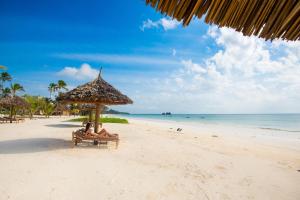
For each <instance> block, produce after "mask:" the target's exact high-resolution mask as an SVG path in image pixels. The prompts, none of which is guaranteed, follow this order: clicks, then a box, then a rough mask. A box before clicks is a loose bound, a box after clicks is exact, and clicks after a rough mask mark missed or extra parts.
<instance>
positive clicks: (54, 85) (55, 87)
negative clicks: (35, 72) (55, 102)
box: [48, 83, 58, 99]
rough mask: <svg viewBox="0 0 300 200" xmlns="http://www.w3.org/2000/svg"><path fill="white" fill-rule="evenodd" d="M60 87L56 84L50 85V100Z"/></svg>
mask: <svg viewBox="0 0 300 200" xmlns="http://www.w3.org/2000/svg"><path fill="white" fill-rule="evenodd" d="M57 88H58V86H57V84H55V83H50V84H49V87H48V91H49V92H50V99H51V96H52V93H54V92H55V91H56V90H57Z"/></svg>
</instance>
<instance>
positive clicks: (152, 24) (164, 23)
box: [140, 17, 180, 31]
mask: <svg viewBox="0 0 300 200" xmlns="http://www.w3.org/2000/svg"><path fill="white" fill-rule="evenodd" d="M179 24H180V22H178V21H177V20H174V19H169V18H165V17H163V18H161V19H159V20H157V21H152V20H151V19H147V20H146V21H143V25H142V26H141V27H140V29H141V30H142V31H144V30H145V29H151V28H159V27H162V28H163V29H164V30H165V31H167V30H172V29H175V28H177V26H178V25H179Z"/></svg>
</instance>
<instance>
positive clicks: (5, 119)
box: [0, 117, 9, 123]
mask: <svg viewBox="0 0 300 200" xmlns="http://www.w3.org/2000/svg"><path fill="white" fill-rule="evenodd" d="M0 122H1V123H7V122H9V120H8V119H7V118H6V117H0Z"/></svg>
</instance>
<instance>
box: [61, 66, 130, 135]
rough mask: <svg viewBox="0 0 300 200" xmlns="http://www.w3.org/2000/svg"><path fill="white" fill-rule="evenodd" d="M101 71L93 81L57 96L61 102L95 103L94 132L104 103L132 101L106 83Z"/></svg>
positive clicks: (116, 103) (114, 103)
mask: <svg viewBox="0 0 300 200" xmlns="http://www.w3.org/2000/svg"><path fill="white" fill-rule="evenodd" d="M100 74H101V71H100V73H99V76H98V78H96V79H95V80H94V81H92V82H89V83H86V84H84V85H81V86H78V87H77V88H75V89H73V90H71V91H69V92H66V93H64V94H62V95H61V96H59V97H58V98H57V100H58V101H61V102H65V103H66V102H69V103H81V104H95V105H96V106H95V107H96V114H95V126H94V128H95V130H94V131H95V132H96V133H97V132H98V127H99V126H98V125H99V115H100V111H101V108H102V107H103V106H104V105H122V104H132V103H133V101H132V100H131V99H130V98H129V97H127V96H126V95H124V94H122V93H121V92H120V91H118V90H117V89H115V88H114V87H113V86H112V85H110V84H109V83H107V82H106V81H105V80H103V79H102V77H101V75H100Z"/></svg>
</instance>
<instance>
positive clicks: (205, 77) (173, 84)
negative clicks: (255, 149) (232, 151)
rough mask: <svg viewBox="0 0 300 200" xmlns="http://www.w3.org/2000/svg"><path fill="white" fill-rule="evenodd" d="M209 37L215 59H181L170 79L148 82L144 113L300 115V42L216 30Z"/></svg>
mask: <svg viewBox="0 0 300 200" xmlns="http://www.w3.org/2000/svg"><path fill="white" fill-rule="evenodd" d="M207 37H211V38H213V39H214V40H215V43H216V44H217V46H218V50H217V52H216V53H215V54H214V55H212V56H211V57H209V58H207V59H205V60H203V61H202V62H201V63H196V62H193V61H192V60H191V59H189V58H184V59H182V61H181V64H182V67H180V68H178V69H176V70H175V71H173V72H172V73H171V75H170V76H168V77H165V78H163V79H159V80H155V79H153V80H149V81H148V83H147V84H148V86H147V85H146V86H145V87H147V89H145V91H147V93H144V94H139V98H138V99H139V101H141V103H140V104H141V105H143V106H145V105H149V106H150V105H151V107H148V109H149V111H147V112H150V113H155V112H161V111H165V110H168V111H172V112H177V113H186V112H191V113H274V112H275V113H276V112H277V113H280V112H283V113H284V112H300V103H299V102H300V92H299V91H300V78H299V77H300V56H299V55H300V42H286V41H273V42H272V43H271V42H266V41H264V40H262V39H259V38H257V37H245V36H243V35H242V34H241V33H238V32H235V31H233V30H232V29H228V28H221V29H217V28H215V27H212V28H210V29H209V30H208V33H207ZM158 97H159V101H157V98H158ZM156 102H157V103H156ZM146 107H147V106H146Z"/></svg>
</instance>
